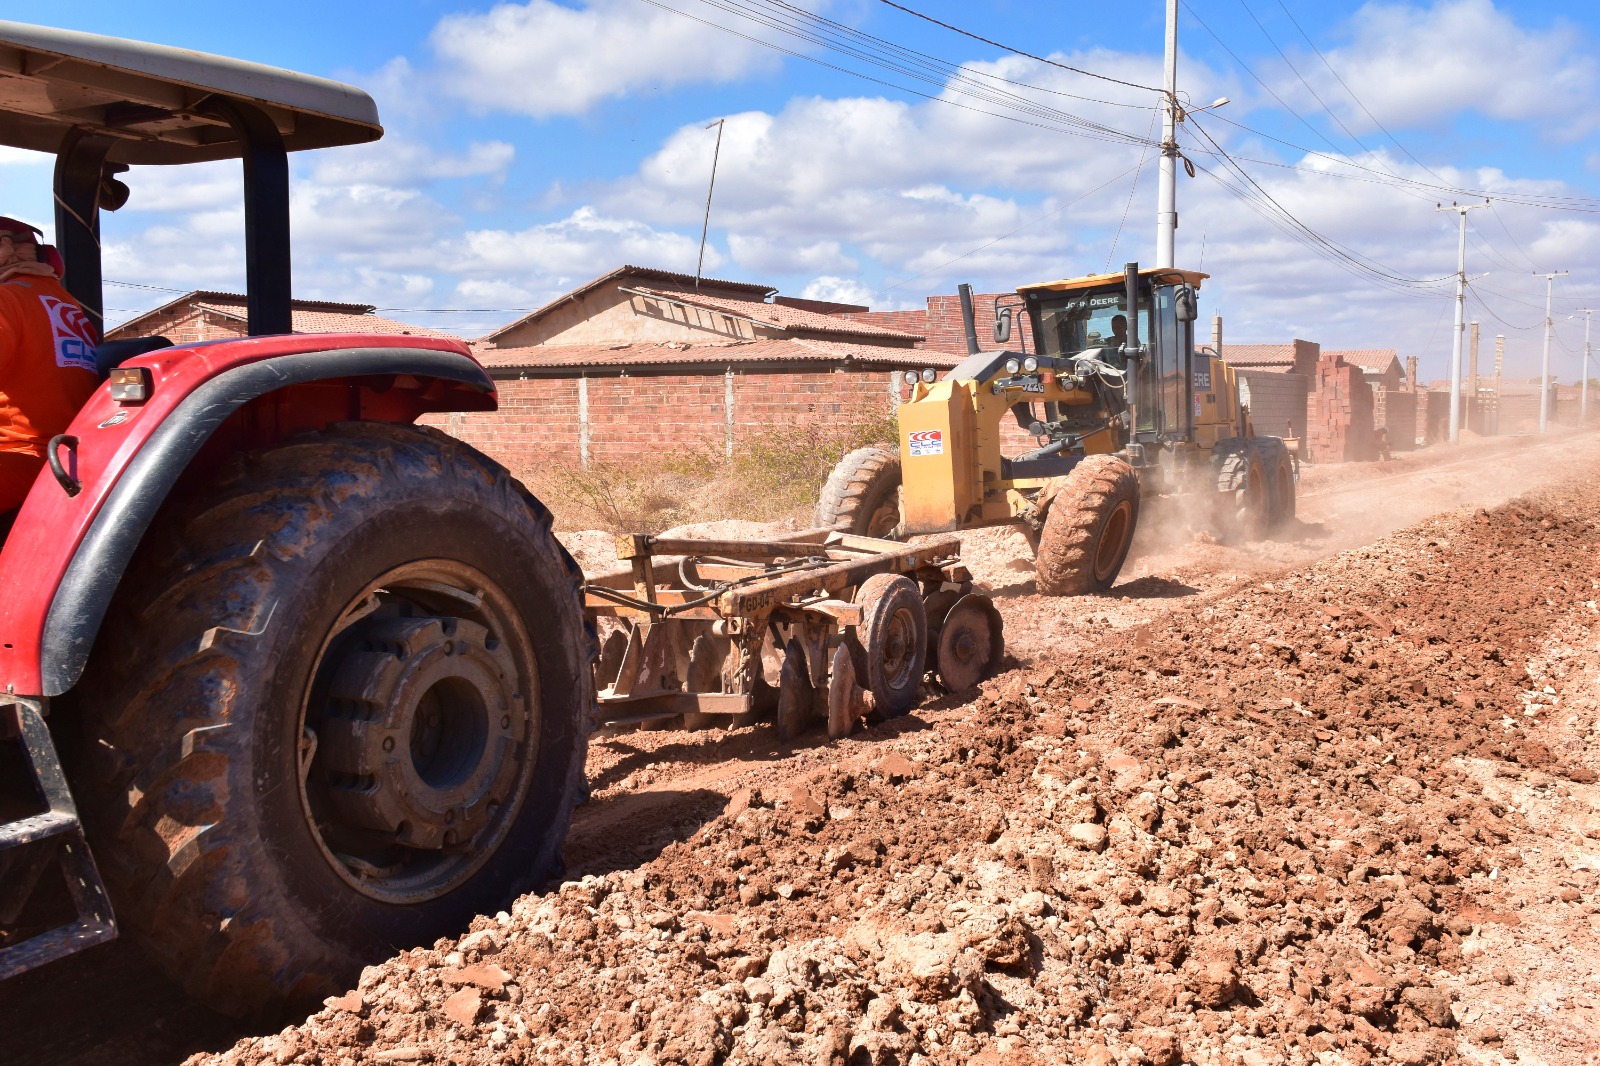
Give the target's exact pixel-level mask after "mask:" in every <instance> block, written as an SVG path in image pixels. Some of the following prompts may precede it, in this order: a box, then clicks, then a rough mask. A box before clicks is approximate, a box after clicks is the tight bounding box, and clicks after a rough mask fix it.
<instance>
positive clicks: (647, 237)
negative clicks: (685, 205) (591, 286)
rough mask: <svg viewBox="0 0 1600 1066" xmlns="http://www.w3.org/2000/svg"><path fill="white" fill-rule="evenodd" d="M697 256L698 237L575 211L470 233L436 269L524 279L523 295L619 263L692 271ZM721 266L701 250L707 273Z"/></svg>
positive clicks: (574, 280)
mask: <svg viewBox="0 0 1600 1066" xmlns="http://www.w3.org/2000/svg"><path fill="white" fill-rule="evenodd" d="M698 252H699V240H698V235H696V236H695V237H690V236H687V235H685V234H681V233H673V232H670V231H662V230H657V229H654V228H652V227H651V226H649V225H647V224H646V223H644V222H639V221H636V220H633V219H627V218H615V217H608V216H605V215H602V214H600V213H599V212H597V211H596V210H595V209H593V208H591V207H580V208H578V209H577V210H575V211H573V212H572V214H570V215H568V216H567V217H566V218H563V219H560V220H558V221H556V222H548V223H544V224H541V225H537V226H530V227H528V228H527V229H524V230H519V231H516V232H511V231H508V230H475V231H473V232H470V233H468V234H466V236H465V238H464V239H463V240H462V241H461V246H460V248H459V251H458V254H457V255H456V256H455V257H453V259H452V260H451V261H450V262H449V263H448V264H442V265H446V266H447V267H448V268H449V269H451V270H452V271H454V272H458V273H460V274H461V275H463V276H464V277H467V278H470V279H472V280H473V281H475V282H481V281H482V280H483V279H485V278H489V279H497V280H499V281H501V282H505V283H510V284H513V285H516V282H515V280H514V279H527V283H526V285H517V286H516V288H515V290H514V291H516V292H520V293H523V294H528V293H533V292H536V291H539V290H540V288H541V287H542V288H545V289H548V288H549V287H550V286H552V285H554V286H556V287H557V288H558V291H559V289H564V288H569V287H570V286H571V285H572V284H576V283H578V282H582V281H587V280H588V279H589V278H592V277H594V276H595V275H597V274H603V273H605V272H606V271H608V270H612V269H614V268H615V267H618V266H620V265H622V264H623V263H635V264H638V265H641V266H654V267H661V268H663V269H666V270H682V271H692V270H693V269H694V266H695V259H696V257H697V255H698ZM722 262H723V258H722V256H721V255H720V254H719V253H718V252H717V249H716V248H714V247H708V248H707V249H706V270H707V272H708V273H709V272H710V271H712V270H714V269H715V268H716V267H718V266H719V265H721V263H722ZM478 291H482V290H481V289H480V290H478ZM524 298H525V297H524Z"/></svg>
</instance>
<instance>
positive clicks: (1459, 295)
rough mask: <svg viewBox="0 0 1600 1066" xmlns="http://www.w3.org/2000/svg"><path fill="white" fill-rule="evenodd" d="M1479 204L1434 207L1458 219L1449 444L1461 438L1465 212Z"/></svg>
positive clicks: (1464, 308)
mask: <svg viewBox="0 0 1600 1066" xmlns="http://www.w3.org/2000/svg"><path fill="white" fill-rule="evenodd" d="M1488 206H1489V201H1488V200H1485V201H1484V202H1483V203H1481V204H1465V205H1462V204H1458V203H1454V202H1452V203H1451V204H1450V206H1449V207H1445V206H1444V205H1443V204H1434V205H1433V209H1434V210H1435V211H1455V212H1457V213H1458V214H1460V216H1461V241H1460V244H1459V246H1458V247H1457V249H1456V330H1455V339H1454V341H1453V342H1452V344H1451V348H1450V443H1451V444H1454V443H1455V442H1456V440H1457V439H1458V438H1459V437H1460V436H1461V333H1462V331H1463V330H1465V329H1466V328H1467V325H1466V319H1467V212H1468V211H1476V210H1477V209H1478V208H1480V207H1488Z"/></svg>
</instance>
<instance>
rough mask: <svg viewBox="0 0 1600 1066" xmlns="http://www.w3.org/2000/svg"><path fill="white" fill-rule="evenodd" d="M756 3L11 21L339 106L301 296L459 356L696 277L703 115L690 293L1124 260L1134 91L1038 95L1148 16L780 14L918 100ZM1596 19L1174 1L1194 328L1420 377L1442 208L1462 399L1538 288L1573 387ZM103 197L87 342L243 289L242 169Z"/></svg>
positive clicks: (40, 195)
mask: <svg viewBox="0 0 1600 1066" xmlns="http://www.w3.org/2000/svg"><path fill="white" fill-rule="evenodd" d="M782 6H783V5H781V4H775V3H772V2H771V0H656V2H653V3H652V2H649V0H583V2H580V0H564V2H562V3H559V4H558V3H556V2H554V0H530V2H528V3H522V4H501V5H490V4H470V3H463V2H456V3H444V2H431V0H429V2H424V0H392V2H389V3H385V4H382V5H379V4H349V3H347V4H326V3H323V4H311V3H306V2H301V0H280V2H278V3H275V4H271V5H235V6H233V7H226V8H224V7H218V6H217V5H214V4H207V5H201V4H197V3H186V2H168V3H164V4H162V5H128V4H125V3H122V4H112V3H100V2H87V3H85V2H79V3H68V4H64V5H58V6H57V7H55V8H54V9H52V10H50V12H49V14H48V16H45V15H44V14H43V13H41V14H40V15H38V16H33V15H31V13H29V16H30V17H34V18H40V19H43V18H45V17H48V19H49V21H51V22H52V24H54V25H59V26H66V27H70V28H75V29H83V30H89V31H93V32H98V33H107V34H112V35H117V36H127V37H136V38H141V39H145V40H152V41H158V42H161V43H165V44H173V45H179V46H184V47H190V48H196V49H200V50H202V51H211V52H220V53H224V54H231V55H237V56H240V57H242V58H247V59H252V60H256V61H259V62H263V63H269V64H273V65H277V66H284V67H289V68H291V69H295V70H301V71H306V72H309V73H314V74H319V75H323V76H327V77H333V78H338V79H341V80H345V81H350V82H353V83H354V84H357V85H360V86H362V87H363V88H366V89H367V90H368V91H369V92H371V93H372V94H373V95H374V97H375V98H376V99H377V101H378V105H379V110H380V113H381V114H382V115H383V118H384V123H385V126H386V129H387V136H386V137H385V139H384V141H383V142H380V143H379V144H376V145H369V146H361V147H357V148H348V149H338V150H333V151H329V152H323V153H315V154H309V155H306V156H303V157H299V158H297V159H296V161H295V175H296V179H297V185H296V194H295V204H294V213H295V223H296V227H297V229H296V242H295V265H296V279H295V284H296V290H297V293H298V294H299V295H302V296H313V297H322V298H327V299H340V300H349V301H360V302H367V303H372V304H376V305H378V306H379V307H383V308H395V309H396V310H392V311H387V312H385V313H387V314H389V315H390V316H391V317H395V318H400V319H405V320H409V321H415V322H419V323H423V324H426V325H430V326H434V327H437V328H446V329H452V330H456V331H459V332H461V333H463V334H464V335H468V336H472V335H478V334H481V333H483V332H487V331H488V330H490V329H492V328H494V327H496V326H497V325H500V324H502V323H504V322H505V321H508V320H509V319H511V318H514V317H516V316H517V313H518V311H517V309H519V308H529V307H535V306H538V305H540V304H542V303H544V302H545V301H547V300H548V299H550V298H552V297H554V296H556V295H558V294H560V293H561V292H563V291H565V290H567V289H569V288H571V287H572V286H574V285H576V284H579V283H581V282H582V281H584V280H586V279H587V278H590V277H593V276H595V275H597V274H600V273H603V272H604V271H606V270H609V269H611V268H613V267H615V266H617V265H619V264H620V263H623V262H634V263H641V264H645V265H651V266H660V267H665V268H668V269H677V270H687V271H691V272H692V271H693V269H694V265H695V256H696V252H697V247H698V242H699V233H700V219H701V211H702V210H703V207H704V196H705V185H706V179H707V177H708V175H709V170H710V163H711V152H712V147H713V144H714V142H715V137H716V131H715V130H707V129H705V128H704V127H705V126H706V124H707V123H709V122H712V121H714V120H716V119H718V118H726V119H727V123H726V126H725V127H724V140H723V146H722V155H721V163H720V167H719V170H718V176H717V190H716V199H715V202H714V204H713V209H712V224H711V234H710V242H709V247H708V249H707V253H706V260H707V268H706V272H707V274H710V275H713V276H719V277H731V278H738V279H741V280H750V281H762V282H766V283H768V284H771V285H773V286H776V287H778V288H779V289H780V290H781V291H782V292H784V293H786V294H790V295H796V296H799V295H810V296H813V297H817V298H833V299H841V300H850V301H855V302H861V303H868V304H870V305H871V306H872V307H874V308H895V307H909V306H920V305H921V302H922V300H923V299H924V297H925V296H926V295H928V294H929V293H938V292H951V291H954V288H955V285H956V284H957V283H958V282H961V281H970V282H972V283H973V284H974V285H975V286H977V287H978V288H979V289H980V290H989V291H995V290H1004V289H1009V288H1012V287H1015V286H1016V285H1018V284H1023V283H1027V282H1030V281H1037V280H1041V279H1043V278H1047V277H1062V276H1070V275H1075V274H1080V273H1087V272H1093V271H1098V270H1100V269H1102V268H1104V267H1105V266H1106V265H1107V264H1108V263H1110V264H1111V265H1112V266H1119V265H1120V264H1121V263H1122V262H1123V261H1125V260H1127V259H1132V258H1137V259H1141V260H1145V261H1149V260H1151V259H1152V257H1153V248H1154V215H1155V195H1156V174H1155V154H1154V151H1153V150H1152V149H1151V148H1150V147H1149V145H1148V144H1147V143H1145V142H1146V141H1147V139H1149V138H1150V134H1151V131H1152V128H1153V127H1152V119H1153V116H1154V112H1153V111H1152V110H1151V107H1152V105H1153V103H1154V99H1155V98H1154V94H1152V93H1150V92H1147V91H1144V90H1141V89H1137V88H1129V87H1127V86H1123V85H1117V84H1113V83H1111V82H1107V81H1104V80H1099V79H1095V78H1090V77H1085V76H1083V75H1080V74H1075V73H1072V72H1069V71H1067V70H1065V69H1062V67H1060V66H1056V65H1052V63H1057V64H1065V65H1067V66H1072V67H1078V68H1080V69H1083V70H1088V71H1093V72H1097V73H1101V74H1105V75H1109V76H1111V77H1115V78H1118V79H1120V80H1123V81H1127V82H1133V83H1136V84H1140V85H1152V84H1159V80H1160V64H1161V47H1162V32H1163V25H1164V18H1165V5H1164V3H1162V2H1160V0H1136V2H1134V3H1125V4H1117V5H1109V6H1107V5H1098V6H1097V5H1091V4H1087V3H1080V2H1076V0H1066V2H1064V0H1049V2H1041V0H1001V2H995V3H989V4H973V3H955V2H951V0H920V2H912V3H908V4H906V6H908V7H912V8H915V9H916V10H919V11H921V12H923V13H925V14H927V15H929V16H931V17H933V18H935V19H939V20H942V21H944V22H947V23H950V24H952V25H954V26H958V27H960V28H962V29H965V30H967V31H970V32H971V33H973V34H976V35H978V36H981V37H987V38H990V39H991V40H993V41H996V42H999V43H1001V44H1005V45H1010V46H1012V47H1014V48H1016V49H1019V50H1021V51H1024V52H1030V53H1033V54H1034V55H1035V56H1039V57H1043V58H1044V59H1046V60H1050V61H1052V62H1040V61H1037V60H1034V59H1029V58H1025V57H1022V56H1018V55H1016V54H1013V53H1010V52H1007V51H1005V50H1004V49H1002V48H998V47H995V46H993V45H990V44H985V43H982V42H979V41H976V40H973V39H972V38H970V37H966V36H962V35H960V34H958V33H955V32H952V31H951V30H949V29H945V28H942V27H939V26H936V25H934V24H932V23H930V22H927V21H923V20H921V19H918V18H915V17H913V16H912V15H909V14H907V13H905V12H903V11H900V10H896V9H895V8H894V7H892V6H890V5H887V4H885V3H882V2H880V0H794V6H795V7H797V8H801V9H803V10H804V11H805V12H809V13H811V14H818V15H821V16H824V17H826V18H828V19H831V20H834V22H836V23H837V24H839V26H840V27H842V29H840V30H839V31H838V32H840V33H849V32H851V31H857V32H860V33H865V34H870V35H873V36H874V37H875V38H878V39H879V40H880V42H887V43H888V44H891V45H893V46H898V47H901V48H904V49H909V50H913V51H914V52H915V53H918V54H919V55H918V56H917V57H913V58H914V59H916V60H917V61H918V62H920V63H926V65H923V66H921V67H919V68H918V69H921V70H922V71H924V72H925V75H926V77H927V79H928V80H924V81H918V80H916V79H915V78H914V77H912V76H911V74H910V73H908V71H907V69H906V68H905V67H904V66H903V67H902V69H900V70H895V71H886V70H884V69H882V68H880V67H876V66H872V65H869V64H868V63H867V62H865V61H864V60H862V59H860V58H859V57H855V56H851V55H847V54H845V53H843V52H841V51H840V50H838V49H837V48H827V47H823V46H820V45H818V44H817V43H815V42H807V41H804V40H801V39H799V38H797V37H795V36H793V35H789V34H784V33H781V32H778V31H775V30H773V29H771V28H770V27H762V26H760V25H759V24H757V23H755V22H752V21H750V20H748V19H745V18H741V17H740V15H739V12H740V11H753V10H757V9H760V10H762V11H765V12H767V13H769V14H770V13H771V12H773V11H775V10H781V8H782ZM1597 7H1600V5H1594V4H1592V3H1578V2H1559V3H1533V2H1528V0H1518V2H1510V0H1502V2H1499V3H1494V2H1491V0H1435V2H1428V3H1369V4H1365V5H1362V4H1356V3H1349V2H1345V0H1327V2H1322V3H1316V4H1311V3H1307V2H1305V0H1281V2H1280V0H1187V2H1186V3H1185V4H1184V5H1183V7H1182V9H1181V10H1182V17H1181V19H1180V47H1181V56H1182V58H1181V60H1180V65H1179V87H1180V90H1181V91H1183V92H1185V93H1187V94H1188V95H1189V96H1190V97H1191V98H1192V100H1193V102H1194V104H1196V105H1199V104H1204V103H1209V102H1210V101H1211V100H1213V99H1215V98H1216V97H1218V96H1227V97H1229V98H1230V99H1231V101H1232V102H1231V103H1229V104H1228V105H1227V106H1226V107H1224V108H1221V109H1219V110H1218V111H1216V112H1215V113H1208V114H1205V115H1200V116H1197V117H1196V119H1195V120H1194V121H1193V122H1191V123H1188V124H1186V128H1185V129H1184V131H1183V133H1182V134H1181V136H1180V143H1181V144H1182V145H1183V147H1184V150H1185V154H1186V155H1187V156H1188V157H1189V158H1191V159H1192V160H1193V161H1194V163H1195V164H1196V166H1197V176H1196V177H1195V178H1193V179H1189V178H1186V177H1183V176H1181V175H1180V178H1179V212H1180V217H1181V225H1180V229H1179V233H1178V261H1179V264H1180V265H1186V266H1201V267H1203V268H1204V269H1205V270H1207V271H1208V272H1209V273H1211V274H1212V275H1213V280H1212V281H1210V282H1208V283H1207V285H1206V288H1205V290H1204V291H1203V293H1202V300H1203V303H1204V305H1205V311H1206V312H1209V311H1212V310H1220V311H1221V312H1222V313H1223V315H1224V318H1225V322H1226V326H1225V329H1226V337H1227V339H1228V340H1230V341H1237V342H1246V341H1253V342H1269V341H1277V340H1286V339H1288V338H1289V337H1291V336H1299V337H1304V338H1307V339H1311V340H1317V341H1320V342H1321V343H1322V344H1323V345H1324V346H1325V347H1330V348H1339V347H1395V348H1398V349H1400V351H1401V354H1402V355H1413V354H1415V355H1420V356H1422V357H1423V366H1424V374H1425V375H1426V376H1429V377H1440V376H1444V375H1446V374H1447V373H1448V371H1447V362H1446V358H1447V356H1448V352H1449V348H1450V326H1451V315H1452V312H1453V287H1452V286H1451V284H1450V282H1449V280H1448V276H1449V275H1451V274H1452V273H1453V271H1454V269H1455V254H1456V228H1455V227H1456V216H1455V215H1454V214H1450V213H1438V212H1436V211H1435V210H1434V202H1435V201H1436V200H1440V199H1442V200H1444V201H1445V202H1447V203H1448V201H1449V200H1450V199H1452V198H1455V199H1461V200H1467V199H1470V198H1471V196H1470V195H1469V194H1474V193H1479V192H1486V193H1489V194H1490V195H1491V196H1493V197H1494V199H1495V208H1494V210H1493V211H1487V210H1485V211H1475V212H1473V213H1472V214H1471V216H1470V217H1469V223H1470V231H1471V239H1470V241H1469V245H1468V272H1469V274H1474V275H1476V274H1479V273H1482V272H1485V271H1487V272H1488V276H1487V277H1484V278H1482V279H1479V280H1477V281H1475V282H1474V285H1473V291H1472V295H1471V296H1470V297H1469V300H1468V316H1469V318H1477V319H1479V320H1480V321H1481V322H1482V331H1483V335H1484V346H1485V353H1486V354H1485V356H1484V363H1485V366H1487V364H1488V362H1489V360H1490V358H1492V350H1493V338H1494V336H1495V335H1496V334H1497V333H1503V334H1504V335H1505V336H1506V338H1507V352H1508V366H1509V367H1510V368H1511V369H1512V370H1513V371H1515V372H1519V373H1531V372H1534V371H1536V370H1537V365H1538V360H1539V351H1540V344H1541V337H1542V334H1541V330H1540V324H1541V322H1542V318H1543V298H1544V282H1543V280H1541V279H1537V278H1534V277H1533V274H1534V272H1535V271H1539V272H1543V271H1549V270H1569V271H1571V274H1570V276H1569V277H1566V278H1562V279H1559V280H1558V281H1557V283H1556V290H1555V291H1556V300H1555V319H1556V322H1557V337H1556V342H1555V345H1554V346H1553V348H1552V367H1553V370H1554V372H1555V373H1556V374H1557V375H1558V376H1559V377H1561V378H1562V379H1563V380H1569V381H1570V380H1573V379H1575V378H1576V377H1577V374H1578V359H1577V356H1576V354H1575V353H1577V352H1579V351H1581V349H1582V344H1583V322H1582V316H1581V315H1580V316H1579V317H1578V318H1576V319H1572V318H1569V317H1568V316H1569V315H1571V314H1573V313H1574V312H1575V311H1576V310H1577V309H1578V308H1579V307H1582V306H1585V305H1586V304H1587V305H1590V306H1596V305H1600V241H1597V240H1596V237H1597V236H1600V226H1597V222H1600V213H1596V212H1597V211H1600V143H1597V137H1596V135H1597V132H1600V74H1597V73H1596V68H1595V66H1594V65H1593V63H1592V61H1591V60H1590V58H1589V57H1590V56H1592V55H1593V54H1594V52H1595V48H1596V44H1597V43H1600V10H1597ZM141 8H142V10H140V9H141ZM1108 9H1114V10H1115V17H1114V18H1112V17H1107V16H1106V15H1105V14H1104V12H1105V11H1106V10H1108ZM697 20H700V21H697ZM718 27H725V28H732V29H735V30H737V31H738V33H740V34H743V35H744V36H742V37H741V36H736V35H734V34H730V33H727V32H725V31H724V30H723V29H719V28H718ZM752 37H753V38H756V39H757V40H756V41H752V40H750V39H748V38H752ZM856 40H857V41H858V42H860V40H861V39H860V38H856ZM759 42H765V43H766V44H767V45H776V46H778V47H777V48H772V47H766V46H764V45H763V44H762V43H759ZM779 49H784V50H787V52H790V53H799V55H792V54H786V52H785V51H780V50H779ZM903 54H904V53H903ZM924 57H927V59H931V60H938V61H943V62H942V64H934V63H931V62H927V59H924ZM813 60H814V61H813ZM830 65H831V66H832V67H840V68H845V69H843V70H840V69H830ZM851 71H854V72H856V73H858V74H865V75H867V76H868V77H869V78H874V79H878V80H877V81H871V80H866V79H864V78H862V77H859V76H855V74H852V73H851ZM951 77H959V78H961V79H963V80H962V81H959V82H954V83H952V82H951V81H950V78H951ZM963 85H965V86H968V87H973V88H975V89H976V90H977V91H978V92H981V94H982V95H981V96H973V95H962V93H961V92H960V90H961V88H962V86H963ZM918 93H922V94H925V95H918ZM998 93H1005V94H1007V95H1006V96H1005V97H1004V99H1000V98H998V97H997V95H996V94H998ZM929 97H933V98H934V99H929ZM1084 98H1088V99H1084ZM1080 120H1088V121H1092V122H1093V123H1096V124H1097V126H1096V128H1095V130H1093V131H1090V132H1089V133H1088V135H1083V134H1084V127H1083V126H1081V125H1077V124H1076V123H1077V122H1079V121H1080ZM1154 130H1155V131H1156V133H1157V134H1158V133H1159V127H1158V126H1157V127H1154ZM1219 150H1220V151H1219ZM1220 152H1225V153H1226V157H1227V158H1224V157H1223V155H1221V154H1220ZM1230 159H1231V161H1232V162H1231V163H1230V162H1229V160H1230ZM1141 160H1142V165H1141ZM1233 167H1237V168H1238V169H1237V170H1235V169H1232V168H1233ZM48 175H49V170H48V165H47V164H45V163H43V162H41V161H38V160H36V159H30V158H28V157H27V156H25V155H23V154H21V153H16V152H11V153H9V154H4V155H0V182H3V183H4V188H5V191H6V193H7V204H6V206H5V211H6V213H11V214H16V215H20V216H22V217H27V218H31V219H34V220H36V221H40V222H44V221H47V220H48V218H49V215H50V209H49V199H48ZM1136 177H1137V184H1135V179H1136ZM129 183H130V185H131V186H132V187H133V189H134V198H133V200H132V202H130V204H129V205H128V207H127V208H125V209H124V210H123V211H122V212H119V213H118V214H117V215H115V216H111V217H109V218H108V219H107V221H106V227H105V228H106V248H107V252H106V254H107V270H106V273H107V276H108V278H110V279H113V280H114V281H118V282H131V283H134V284H137V285H143V286H149V287H147V288H135V287H131V286H127V285H113V286H110V287H108V289H107V304H108V306H109V307H110V308H115V309H119V310H118V311H115V312H113V313H111V314H110V315H108V318H110V319H112V320H115V319H116V318H117V317H119V316H120V317H128V315H130V314H131V313H133V312H137V311H141V310H144V309H147V308H149V307H151V306H155V305H156V304H158V303H160V302H163V301H164V300H166V299H169V298H171V296H172V295H174V294H175V293H174V292H172V291H167V290H176V291H187V290H189V289H193V288H224V289H237V288H239V287H240V286H241V285H242V250H241V249H242V225H241V222H240V216H239V213H238V208H237V196H238V178H237V165H236V164H219V165H216V166H213V167H208V168H199V170H198V172H190V173H184V172H182V171H162V170H159V169H155V168H146V169H144V170H141V171H135V172H134V173H133V174H132V175H130V180H129ZM1269 198H1270V199H1269ZM1247 200H1248V201H1253V202H1254V204H1253V206H1252V203H1250V202H1247ZM1558 206H1560V207H1566V208H1575V210H1574V209H1568V210H1557V209H1553V208H1554V207H1558ZM1352 260H1354V262H1352ZM1439 278H1446V279H1447V280H1446V281H1444V282H1438V283H1435V282H1434V279H1439ZM433 309H452V310H449V311H442V310H433Z"/></svg>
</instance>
